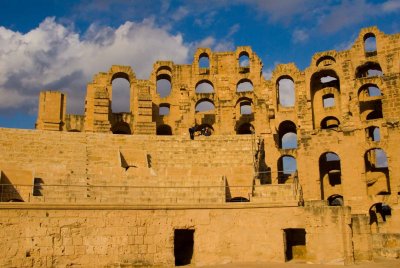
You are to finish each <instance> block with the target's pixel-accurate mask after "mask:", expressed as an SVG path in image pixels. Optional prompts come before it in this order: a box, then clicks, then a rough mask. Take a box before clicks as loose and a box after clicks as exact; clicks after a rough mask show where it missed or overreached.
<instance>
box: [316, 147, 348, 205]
mask: <svg viewBox="0 0 400 268" xmlns="http://www.w3.org/2000/svg"><path fill="white" fill-rule="evenodd" d="M318 164H319V178H320V186H321V200H324V199H325V198H327V197H330V196H332V195H333V194H341V193H342V168H341V163H340V157H339V156H338V155H337V154H336V153H334V152H331V151H329V152H325V153H323V154H321V156H320V157H319V163H318Z"/></svg>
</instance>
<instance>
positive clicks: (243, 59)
mask: <svg viewBox="0 0 400 268" xmlns="http://www.w3.org/2000/svg"><path fill="white" fill-rule="evenodd" d="M239 67H242V68H249V67H250V58H249V54H248V53H247V52H246V51H243V52H241V53H240V54H239Z"/></svg>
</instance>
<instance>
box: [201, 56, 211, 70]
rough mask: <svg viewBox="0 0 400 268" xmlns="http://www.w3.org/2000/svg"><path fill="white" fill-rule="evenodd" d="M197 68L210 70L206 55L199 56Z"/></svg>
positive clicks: (208, 59)
mask: <svg viewBox="0 0 400 268" xmlns="http://www.w3.org/2000/svg"><path fill="white" fill-rule="evenodd" d="M199 68H205V69H206V68H207V69H208V68H210V58H209V57H208V54H207V53H201V54H200V56H199Z"/></svg>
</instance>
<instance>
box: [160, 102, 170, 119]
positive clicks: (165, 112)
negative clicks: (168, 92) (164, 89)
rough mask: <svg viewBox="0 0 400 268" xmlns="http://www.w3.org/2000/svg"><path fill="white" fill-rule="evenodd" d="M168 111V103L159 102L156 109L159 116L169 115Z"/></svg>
mask: <svg viewBox="0 0 400 268" xmlns="http://www.w3.org/2000/svg"><path fill="white" fill-rule="evenodd" d="M169 112H170V105H169V104H168V103H161V104H160V105H159V110H158V114H159V115H160V116H166V115H169Z"/></svg>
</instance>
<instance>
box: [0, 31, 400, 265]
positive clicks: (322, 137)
mask: <svg viewBox="0 0 400 268" xmlns="http://www.w3.org/2000/svg"><path fill="white" fill-rule="evenodd" d="M117 78H123V79H126V80H127V81H128V82H129V93H130V97H129V104H130V109H129V110H128V111H125V112H115V111H114V112H113V80H115V79H117ZM161 88H163V90H161ZM66 103H67V96H66V94H64V93H61V92H59V91H43V92H41V93H40V97H39V109H38V117H37V121H36V129H35V130H23V129H7V128H1V129H0V155H1V158H0V171H1V181H0V183H1V185H0V186H1V188H0V201H1V203H0V239H1V240H0V241H1V243H0V248H1V250H0V252H1V253H0V266H1V267H22V266H23V267H78V266H79V267H122V266H123V267H134V266H152V265H154V266H173V265H177V266H179V265H188V264H190V265H194V266H203V265H210V264H223V263H238V262H262V261H274V262H286V261H292V260H294V261H300V262H301V261H304V262H309V263H335V264H352V263H355V262H362V261H371V260H373V258H374V257H389V258H399V257H400V206H399V194H400V122H399V120H400V34H391V35H389V34H385V33H383V32H381V31H379V29H377V28H376V27H370V28H364V29H362V30H361V31H360V33H359V36H358V37H357V39H356V40H355V42H354V44H353V45H352V46H351V48H350V49H348V50H344V51H336V50H330V51H324V52H319V53H316V54H315V55H314V56H313V57H312V59H311V62H310V65H309V67H307V68H306V69H305V70H299V69H298V68H297V67H296V66H295V64H293V63H288V64H279V65H278V66H276V68H275V70H274V71H273V72H272V77H271V78H270V79H269V80H268V79H265V78H264V77H263V75H262V62H261V61H260V58H259V57H258V56H257V55H256V54H255V53H254V52H253V51H252V50H251V48H250V47H248V46H243V47H237V49H236V50H235V51H232V52H213V51H211V50H210V49H208V48H199V49H197V51H196V53H195V55H194V59H193V62H192V64H187V65H177V64H174V63H173V62H171V61H158V62H156V63H155V64H154V67H153V71H152V72H151V74H150V77H149V79H148V80H140V79H137V78H136V77H135V73H134V71H133V70H132V69H131V67H129V66H119V65H114V66H112V67H111V68H110V69H109V71H108V72H101V73H98V74H96V75H95V76H94V77H93V80H92V82H90V83H89V84H88V85H87V93H86V100H85V103H84V105H85V111H84V114H83V115H73V114H67V113H66ZM206 127H207V128H208V132H207V133H204V132H202V131H203V130H204V129H205V128H206ZM189 128H195V129H194V130H198V131H196V132H195V133H194V138H193V139H191V138H190V136H189V131H188V129H189ZM113 134H118V135H113ZM204 134H205V135H204Z"/></svg>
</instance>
